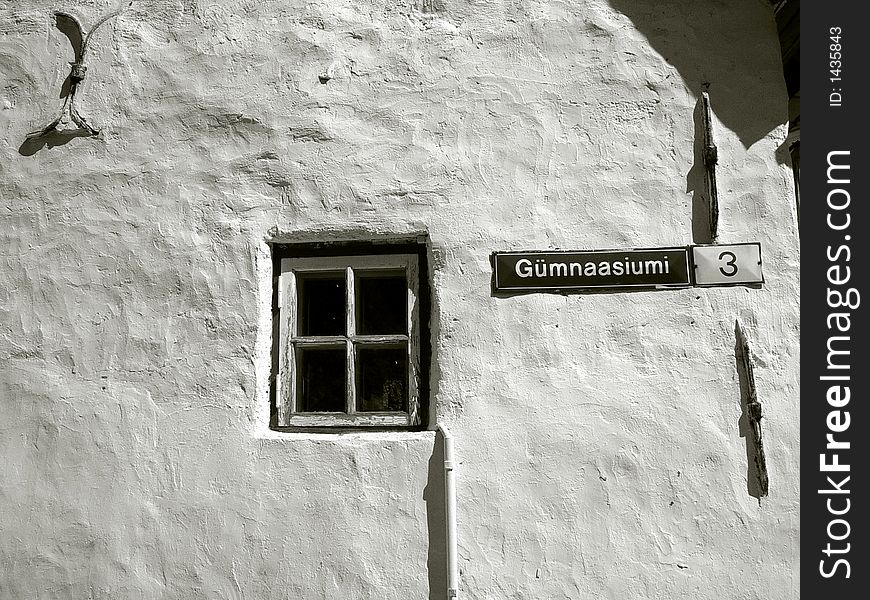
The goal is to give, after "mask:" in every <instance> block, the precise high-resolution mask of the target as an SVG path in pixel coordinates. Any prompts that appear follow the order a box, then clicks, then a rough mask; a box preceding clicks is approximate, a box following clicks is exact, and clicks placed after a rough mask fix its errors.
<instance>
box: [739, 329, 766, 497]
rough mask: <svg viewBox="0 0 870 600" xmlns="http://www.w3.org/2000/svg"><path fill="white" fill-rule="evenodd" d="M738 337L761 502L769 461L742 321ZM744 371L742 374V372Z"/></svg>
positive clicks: (750, 445)
mask: <svg viewBox="0 0 870 600" xmlns="http://www.w3.org/2000/svg"><path fill="white" fill-rule="evenodd" d="M734 332H735V336H736V337H737V347H736V352H735V353H736V355H737V361H738V375H740V377H741V395H742V396H743V397H742V398H741V404H742V405H743V406H744V410H745V416H746V420H747V422H748V425H749V430H750V432H751V434H750V433H747V440H746V444H747V457H748V458H749V459H750V460H751V461H752V463H751V465H750V472H754V476H755V479H756V482H757V484H758V488H757V490H756V491H757V494H753V495H755V496H756V497H757V498H758V501H759V502H761V498H763V497H764V496H767V492H768V478H767V459H766V458H765V456H764V441H763V439H762V437H761V416H762V415H761V404H760V403H759V402H758V394H757V393H756V389H755V373H754V372H753V367H752V357H751V355H750V352H749V342H747V341H746V335H745V334H744V333H743V327H741V325H740V321H739V320H738V321H736V322H735V325H734ZM741 371H742V372H741Z"/></svg>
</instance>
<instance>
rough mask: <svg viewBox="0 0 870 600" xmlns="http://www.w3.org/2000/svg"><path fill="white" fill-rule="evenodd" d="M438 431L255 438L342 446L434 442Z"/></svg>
mask: <svg viewBox="0 0 870 600" xmlns="http://www.w3.org/2000/svg"><path fill="white" fill-rule="evenodd" d="M435 434H436V431H435V430H434V429H433V430H427V431H348V432H341V433H337V432H329V433H327V432H323V433H321V432H309V431H305V432H302V431H275V430H274V429H266V430H260V431H257V432H255V435H254V437H255V438H256V439H259V440H270V441H276V442H300V441H315V442H330V443H336V444H341V443H344V442H351V443H354V444H358V443H360V442H378V443H383V442H429V443H431V442H434V440H435Z"/></svg>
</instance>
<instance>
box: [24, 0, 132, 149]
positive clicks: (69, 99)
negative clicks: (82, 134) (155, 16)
mask: <svg viewBox="0 0 870 600" xmlns="http://www.w3.org/2000/svg"><path fill="white" fill-rule="evenodd" d="M133 1H134V0H127V2H126V6H124V5H123V3H122V5H121V6H119V7H118V8H115V9H114V10H112V11H110V12H108V13H106V14H105V15H103V16H102V17H100V18H99V20H98V21H97V22H96V23H95V24H94V26H93V27H92V28H91V30H90V31H88V33H87V35H85V34H84V30H83V28H82V24H81V22H80V21H79V20H78V19H77V18H76V17H75V16H74V15H71V14H69V13H67V12H63V11H55V12H54V16H55V19H56V23H57V28H58V29H60V30H61V31H62V32H63V33H64V34H65V35H66V36H67V37H68V38H69V40H70V43H71V44H72V47H73V52H74V53H75V60H74V61H73V62H71V63H70V74H69V77H68V80H69V88H68V90H67V91H66V94H64V101H63V106H61V109H60V114H59V115H58V116H57V118H56V119H54V120H53V121H52V122H51V123H49V124H48V125H46V126H45V127H43V128H42V129H38V130H36V131H31V132H30V133H28V134H27V138H28V139H35V138H39V137H42V136H44V135H47V134H49V133H52V132H53V131H57V130H58V126H59V125H62V124H64V123H68V122H69V121H72V122H73V123H75V125H76V126H77V127H78V128H79V129H80V130H83V131H86V132H87V133H88V134H89V135H97V134H98V133H99V132H100V131H99V129H97V128H95V127H94V126H92V125H91V124H90V123H88V122H87V120H85V118H84V117H83V116H82V115H81V113H79V111H78V110H77V109H76V106H75V100H76V93H77V92H78V91H79V87H78V86H79V84H80V83H81V82H82V80H83V79H84V78H85V75H87V72H88V67H87V65H86V64H85V59H86V58H87V53H88V47H89V46H88V44H89V43H90V41H91V38H92V37H93V35H94V33H96V31H97V29H99V28H100V26H101V25H103V23H105V22H106V21H108V20H109V19H112V18H114V17H117V16H118V15H119V14H121V12H123V11H124V9H125V8H129V7H130V5H132V4H133ZM64 87H66V83H65V84H64ZM67 115H69V116H68V118H66V117H67Z"/></svg>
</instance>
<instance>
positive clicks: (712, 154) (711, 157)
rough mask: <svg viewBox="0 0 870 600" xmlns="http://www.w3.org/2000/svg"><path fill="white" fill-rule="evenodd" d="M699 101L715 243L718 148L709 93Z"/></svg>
mask: <svg viewBox="0 0 870 600" xmlns="http://www.w3.org/2000/svg"><path fill="white" fill-rule="evenodd" d="M701 102H702V103H703V105H704V167H705V169H706V172H707V173H706V174H707V177H706V182H707V200H708V202H709V203H710V210H709V225H710V241H712V242H713V243H715V242H716V237H717V236H718V235H719V191H718V189H717V187H716V163H718V162H719V150H718V148H716V143H715V141H714V140H713V111H712V109H711V108H710V94H708V93H707V92H702V93H701Z"/></svg>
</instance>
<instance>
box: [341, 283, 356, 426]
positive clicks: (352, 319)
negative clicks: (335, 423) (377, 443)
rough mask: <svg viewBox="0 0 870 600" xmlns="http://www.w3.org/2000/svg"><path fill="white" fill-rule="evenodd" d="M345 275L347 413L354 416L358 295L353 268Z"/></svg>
mask: <svg viewBox="0 0 870 600" xmlns="http://www.w3.org/2000/svg"><path fill="white" fill-rule="evenodd" d="M345 273H346V276H347V283H346V284H345V286H344V287H345V290H347V298H346V301H345V308H346V310H347V326H346V329H347V342H346V345H347V346H346V347H347V383H346V384H345V387H346V389H347V394H346V404H345V411H346V412H347V414H349V415H352V414H354V413H355V412H356V350H355V348H354V345H353V337H354V336H355V335H356V305H355V300H354V298H355V297H356V293H355V292H354V274H353V267H347V269H346V270H345Z"/></svg>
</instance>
